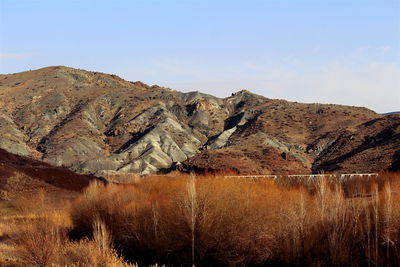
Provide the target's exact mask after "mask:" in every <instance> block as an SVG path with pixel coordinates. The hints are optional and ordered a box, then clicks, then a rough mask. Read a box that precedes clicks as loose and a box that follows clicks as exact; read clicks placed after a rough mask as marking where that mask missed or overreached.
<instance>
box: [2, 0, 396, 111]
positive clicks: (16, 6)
mask: <svg viewBox="0 0 400 267" xmlns="http://www.w3.org/2000/svg"><path fill="white" fill-rule="evenodd" d="M50 65H66V66H70V67H76V68H82V69H87V70H93V71H102V72H107V73H114V74H117V75H119V76H121V77H123V78H125V79H127V80H132V81H136V80H141V81H144V82H146V83H149V84H159V85H162V86H166V87H171V88H174V89H177V90H182V91H192V90H198V91H202V92H206V93H211V94H214V95H217V96H221V97H225V96H228V95H230V94H231V93H232V92H235V91H238V90H241V89H248V90H250V91H253V92H255V93H258V94H262V95H264V96H267V97H270V98H283V99H288V100H293V101H299V102H322V103H338V104H348V105H357V106H367V107H369V108H371V109H374V110H375V111H378V112H387V111H392V110H400V0H376V1H372V0H371V1H370V0H343V1H342V0H324V1H322V0H318V1H317V0H290V1H289V0H269V1H268V0H264V1H255V0H247V1H245V0H242V1H239V0H238V1H235V0H231V1H225V0H220V1H218V0H214V1H211V0H202V1H195V0H186V1H184V0H163V1H161V0H132V1H122V0H113V1H99V0H97V1H90V0H87V1H83V0H80V1H74V0H65V1H62V0H59V1H54V0H53V1H45V0H30V1H27V0H0V72H1V73H13V72H20V71H24V70H28V69H36V68H41V67H45V66H50Z"/></svg>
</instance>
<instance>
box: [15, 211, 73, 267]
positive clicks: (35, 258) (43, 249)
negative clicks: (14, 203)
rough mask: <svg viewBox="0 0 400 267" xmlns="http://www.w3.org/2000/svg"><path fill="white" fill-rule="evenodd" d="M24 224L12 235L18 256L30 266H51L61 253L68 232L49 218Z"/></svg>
mask: <svg viewBox="0 0 400 267" xmlns="http://www.w3.org/2000/svg"><path fill="white" fill-rule="evenodd" d="M24 225H25V226H26V227H24V229H21V230H20V231H18V232H16V233H15V235H14V236H13V237H12V241H13V243H14V245H15V247H16V251H15V253H16V258H18V259H19V260H21V261H22V262H23V263H24V264H27V265H29V266H51V264H52V263H54V262H55V261H56V260H57V258H58V256H59V255H60V252H61V248H62V245H63V242H64V241H65V234H66V233H65V232H63V231H62V229H61V228H59V227H57V226H56V225H55V224H54V223H53V222H51V221H50V220H48V219H47V218H40V219H36V220H35V221H33V222H25V224H24Z"/></svg>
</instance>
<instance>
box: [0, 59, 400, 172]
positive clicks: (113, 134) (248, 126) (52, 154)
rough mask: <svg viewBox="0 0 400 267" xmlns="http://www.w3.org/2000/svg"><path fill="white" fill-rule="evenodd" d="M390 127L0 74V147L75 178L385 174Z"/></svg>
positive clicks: (370, 117)
mask: <svg viewBox="0 0 400 267" xmlns="http://www.w3.org/2000/svg"><path fill="white" fill-rule="evenodd" d="M399 124H400V115H398V114H393V115H386V116H385V115H382V114H377V113H375V112H374V111H371V110H369V109H367V108H363V107H351V106H342V105H333V104H315V103H314V104H303V103H297V102H288V101H285V100H277V99H269V98H266V97H263V96H260V95H256V94H253V93H251V92H249V91H246V90H242V91H239V92H237V93H234V94H232V95H231V96H229V97H227V98H217V97H214V96H211V95H207V94H202V93H199V92H190V93H182V92H178V91H175V90H172V89H169V88H164V87H160V86H157V85H153V86H149V85H146V84H144V83H142V82H129V81H125V80H123V79H121V78H119V77H118V76H116V75H110V74H104V73H99V72H89V71H85V70H79V69H73V68H68V67H63V66H56V67H48V68H43V69H39V70H33V71H26V72H21V73H15V74H7V75H4V74H3V75H0V136H1V139H0V148H3V149H5V150H7V151H10V152H12V153H16V154H19V155H24V156H28V157H31V158H35V159H41V160H43V161H45V162H47V163H50V164H53V165H56V166H63V167H67V168H69V169H71V170H74V171H77V172H80V173H84V174H89V173H93V174H96V175H108V174H115V173H142V174H148V173H155V172H159V171H164V172H165V171H170V170H173V169H175V168H178V169H184V170H187V171H190V170H195V171H205V170H214V171H215V170H234V171H237V172H239V173H243V174H249V173H252V174H261V173H282V174H283V173H312V172H313V173H317V172H322V171H329V172H374V171H379V170H381V169H385V168H392V169H393V168H394V167H393V164H394V163H396V162H397V161H398V160H399V157H400V155H399V147H400V128H399Z"/></svg>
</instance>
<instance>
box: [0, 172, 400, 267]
mask: <svg viewBox="0 0 400 267" xmlns="http://www.w3.org/2000/svg"><path fill="white" fill-rule="evenodd" d="M399 178H400V177H399V175H394V174H382V175H381V176H380V177H378V178H373V179H369V180H362V181H359V180H352V181H348V182H346V183H345V184H341V183H338V182H335V181H328V180H324V179H317V180H315V181H314V182H310V183H305V182H302V183H293V182H290V183H289V182H285V181H278V182H275V181H273V180H269V179H258V180H248V179H245V178H234V179H224V178H218V177H214V176H203V177H192V176H175V177H173V176H170V177H148V178H144V179H140V180H138V179H135V181H134V182H132V183H130V184H127V185H120V184H110V185H107V186H106V185H104V184H101V183H92V184H91V185H90V186H89V187H88V188H87V189H86V190H85V192H84V193H82V194H81V195H80V196H79V197H78V198H77V199H76V200H75V201H74V202H73V203H71V205H70V206H67V207H66V208H65V209H61V210H60V209H53V210H51V208H49V207H41V205H38V210H37V211H36V212H34V213H32V214H31V215H30V216H31V217H29V216H28V215H27V214H26V213H25V217H24V218H18V217H16V215H15V216H14V217H8V218H7V220H9V221H8V222H7V223H5V220H6V217H3V220H2V222H0V225H3V230H2V233H3V235H6V236H7V237H8V240H9V242H11V243H8V244H11V245H10V246H11V247H12V248H13V249H14V251H10V249H9V251H7V250H6V249H5V252H4V251H3V257H0V259H1V258H3V259H4V258H7V257H8V259H13V260H15V262H17V263H20V264H22V266H24V265H23V264H26V263H29V266H52V265H55V266H135V265H134V264H133V263H136V262H137V263H139V264H140V266H150V265H152V264H155V263H156V262H158V263H163V264H166V265H168V266H189V265H193V264H194V265H196V266H277V265H279V266H293V265H297V266H377V265H378V266H399V265H400V249H399V246H400V232H399V231H400V181H399ZM37 198H38V199H37V201H38V203H40V201H39V200H40V199H43V196H40V195H38V196H37ZM44 206H45V205H44ZM22 210H23V209H22ZM12 220H14V221H13V224H12V225H13V226H14V227H12V229H9V228H7V227H4V225H6V224H7V225H10V224H9V222H10V221H12ZM34 244H36V245H37V244H41V246H36V247H34ZM37 247H39V248H37ZM9 248H10V247H9ZM44 248H46V249H44ZM0 250H4V249H2V248H1V247H0ZM11 250H12V249H11ZM0 255H1V254H0ZM4 255H6V256H7V255H8V256H7V257H4ZM10 255H11V256H10ZM0 262H1V261H0ZM128 262H131V263H128ZM10 266H11V265H10ZM16 266H17V265H16Z"/></svg>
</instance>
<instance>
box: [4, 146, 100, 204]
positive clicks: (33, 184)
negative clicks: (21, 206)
mask: <svg viewBox="0 0 400 267" xmlns="http://www.w3.org/2000/svg"><path fill="white" fill-rule="evenodd" d="M93 179H97V178H96V177H94V176H90V175H80V174H76V173H74V172H73V171H71V170H68V169H64V168H60V167H54V166H51V165H49V164H47V163H44V162H41V161H38V160H33V159H30V158H27V157H23V156H19V155H14V154H11V153H9V152H7V151H5V150H3V149H0V200H12V199H15V198H17V197H21V196H24V197H28V196H29V195H33V194H36V193H37V192H38V191H39V190H44V191H45V192H46V193H51V194H53V195H56V196H58V197H60V196H61V195H67V196H69V195H71V194H70V193H71V191H81V190H82V189H83V188H85V187H86V186H88V185H89V182H90V181H91V180H93Z"/></svg>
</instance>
